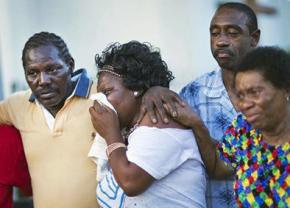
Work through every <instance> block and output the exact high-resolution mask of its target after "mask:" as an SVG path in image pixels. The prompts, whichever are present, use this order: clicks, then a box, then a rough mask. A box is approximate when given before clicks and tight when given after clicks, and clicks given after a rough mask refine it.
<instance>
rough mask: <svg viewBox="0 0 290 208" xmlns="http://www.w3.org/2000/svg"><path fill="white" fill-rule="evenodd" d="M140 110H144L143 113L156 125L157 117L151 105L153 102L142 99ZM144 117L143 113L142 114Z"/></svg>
mask: <svg viewBox="0 0 290 208" xmlns="http://www.w3.org/2000/svg"><path fill="white" fill-rule="evenodd" d="M141 110H144V111H145V112H147V113H148V115H149V117H150V119H151V121H152V123H157V116H156V114H155V111H154V103H153V101H151V100H150V101H149V100H145V99H142V107H141ZM144 115H145V113H144ZM144 115H143V116H144ZM141 120H142V119H141Z"/></svg>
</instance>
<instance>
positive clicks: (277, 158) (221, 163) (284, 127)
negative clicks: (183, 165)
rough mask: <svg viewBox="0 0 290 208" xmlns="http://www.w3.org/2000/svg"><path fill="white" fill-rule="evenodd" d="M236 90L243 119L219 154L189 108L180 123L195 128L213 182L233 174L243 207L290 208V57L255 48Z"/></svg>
mask: <svg viewBox="0 0 290 208" xmlns="http://www.w3.org/2000/svg"><path fill="white" fill-rule="evenodd" d="M235 88H236V92H237V97H238V101H239V102H238V106H237V107H238V108H239V109H240V111H241V112H242V114H241V115H239V116H238V117H237V118H236V119H235V120H234V121H233V122H232V125H231V126H229V127H228V129H227V130H226V132H225V135H224V138H223V141H222V142H220V143H218V144H217V146H216V147H217V154H216V150H215V144H214V143H213V142H212V141H211V140H210V137H209V136H208V135H209V134H208V133H207V132H206V129H205V128H202V123H201V121H200V120H199V119H198V118H197V117H196V115H195V114H194V113H192V111H191V110H190V108H189V107H188V106H187V107H186V108H184V109H183V108H180V109H179V117H178V120H179V121H180V122H182V123H183V124H184V125H188V126H191V127H192V128H193V130H194V132H195V134H196V137H197V143H198V145H199V148H200V151H201V155H202V158H203V161H204V163H205V165H206V167H207V171H208V173H209V174H210V175H211V176H212V177H215V178H220V179H222V178H226V177H228V176H230V175H233V174H234V176H235V182H234V189H235V195H236V200H237V203H238V206H239V207H290V107H289V96H290V58H289V56H288V54H287V53H286V52H285V51H283V50H281V49H279V48H275V47H261V48H257V49H254V50H253V51H251V52H250V53H249V54H248V55H246V57H244V59H243V60H242V62H241V63H240V64H239V66H238V67H237V70H236V73H235ZM218 156H219V157H218Z"/></svg>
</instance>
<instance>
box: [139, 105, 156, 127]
mask: <svg viewBox="0 0 290 208" xmlns="http://www.w3.org/2000/svg"><path fill="white" fill-rule="evenodd" d="M146 112H147V111H146V108H145V106H143V105H141V108H140V113H139V117H138V119H137V124H140V122H141V121H142V119H143V118H144V116H145V114H146ZM152 122H153V121H152ZM153 123H154V122H153Z"/></svg>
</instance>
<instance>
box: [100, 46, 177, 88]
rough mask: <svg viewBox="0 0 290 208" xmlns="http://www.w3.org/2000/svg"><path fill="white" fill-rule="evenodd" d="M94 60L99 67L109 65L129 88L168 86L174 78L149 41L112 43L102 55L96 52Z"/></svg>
mask: <svg viewBox="0 0 290 208" xmlns="http://www.w3.org/2000/svg"><path fill="white" fill-rule="evenodd" d="M95 61H96V65H97V67H98V68H99V69H101V68H102V67H103V66H104V65H111V66H112V67H113V68H114V72H116V73H118V74H120V75H121V76H122V78H123V84H124V85H125V86H126V87H127V88H128V89H130V90H144V91H146V90H147V89H149V88H150V87H152V86H162V87H169V82H170V81H171V80H173V79H174V76H173V75H172V72H171V71H169V70H168V67H167V64H166V63H165V62H164V61H163V60H162V59H161V55H160V52H159V50H158V49H156V48H153V47H152V45H151V44H149V43H140V42H138V41H130V42H128V43H125V44H120V43H113V44H111V45H110V46H109V47H108V48H106V49H105V50H104V51H103V52H102V55H98V54H97V55H96V57H95Z"/></svg>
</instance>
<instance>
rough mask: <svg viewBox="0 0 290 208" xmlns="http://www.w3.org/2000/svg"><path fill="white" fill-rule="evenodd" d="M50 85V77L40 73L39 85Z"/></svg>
mask: <svg viewBox="0 0 290 208" xmlns="http://www.w3.org/2000/svg"><path fill="white" fill-rule="evenodd" d="M48 83H50V76H49V75H48V74H47V73H46V72H40V79H39V84H40V85H45V84H48Z"/></svg>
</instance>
